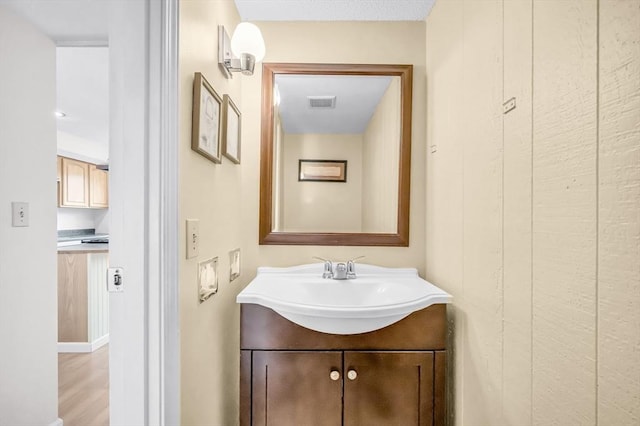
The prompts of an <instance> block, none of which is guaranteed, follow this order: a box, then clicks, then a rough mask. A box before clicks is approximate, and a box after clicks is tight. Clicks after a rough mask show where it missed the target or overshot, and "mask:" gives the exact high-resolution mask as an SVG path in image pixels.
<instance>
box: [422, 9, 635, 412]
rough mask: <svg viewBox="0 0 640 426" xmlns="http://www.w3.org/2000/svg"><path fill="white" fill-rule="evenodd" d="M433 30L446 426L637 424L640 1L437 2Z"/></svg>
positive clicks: (437, 279) (430, 213) (432, 136)
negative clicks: (445, 296)
mask: <svg viewBox="0 0 640 426" xmlns="http://www.w3.org/2000/svg"><path fill="white" fill-rule="evenodd" d="M426 34H427V35H426V40H427V144H428V148H429V149H428V154H427V178H426V193H427V203H426V204H427V214H426V220H427V225H426V242H427V247H426V251H427V254H426V270H427V273H426V275H427V279H429V280H431V281H433V282H434V283H436V284H438V285H440V286H442V287H443V288H444V289H446V290H448V291H450V292H451V293H452V294H453V295H454V300H455V302H454V305H453V307H452V309H450V328H451V336H452V338H451V344H452V348H453V351H452V353H453V355H452V357H451V359H450V361H451V362H450V369H449V372H450V375H451V381H450V384H451V385H450V388H449V398H450V407H451V410H450V413H449V418H450V420H451V423H452V424H460V425H462V424H464V425H488V424H491V425H498V424H509V425H526V424H539V425H543V424H544V425H547V424H559V425H573V424H584V425H589V424H593V425H595V424H602V425H613V424H615V425H625V424H628V425H634V424H638V422H640V214H639V213H638V212H640V1H638V0H600V1H595V0H593V1H591V0H585V1H581V0H575V1H572V0H562V1H543V0H533V1H532V0H508V1H507V0H504V1H503V0H495V1H492V0H488V1H464V0H440V1H439V2H438V3H437V4H436V6H435V7H434V9H433V11H432V12H431V14H430V16H429V17H428V18H427V31H426ZM511 97H515V98H516V108H515V109H514V110H512V111H511V112H509V113H508V114H503V106H502V104H503V102H504V101H506V100H507V99H509V98H511Z"/></svg>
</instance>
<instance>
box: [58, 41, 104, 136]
mask: <svg viewBox="0 0 640 426" xmlns="http://www.w3.org/2000/svg"><path fill="white" fill-rule="evenodd" d="M56 82H57V84H56V86H57V87H56V90H57V99H56V105H57V109H58V111H61V112H64V113H65V114H66V116H65V117H63V118H58V130H59V131H61V132H65V133H68V134H71V135H73V136H76V137H78V138H82V139H85V140H88V141H91V142H92V143H98V144H100V145H108V144H109V48H107V47H58V48H57V49H56Z"/></svg>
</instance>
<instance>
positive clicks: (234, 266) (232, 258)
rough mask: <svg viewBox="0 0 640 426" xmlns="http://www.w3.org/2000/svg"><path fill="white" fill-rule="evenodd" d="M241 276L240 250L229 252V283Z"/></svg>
mask: <svg viewBox="0 0 640 426" xmlns="http://www.w3.org/2000/svg"><path fill="white" fill-rule="evenodd" d="M239 276H240V249H239V248H237V249H235V250H233V251H230V252H229V282H231V281H233V280H235V279H236V278H238V277H239Z"/></svg>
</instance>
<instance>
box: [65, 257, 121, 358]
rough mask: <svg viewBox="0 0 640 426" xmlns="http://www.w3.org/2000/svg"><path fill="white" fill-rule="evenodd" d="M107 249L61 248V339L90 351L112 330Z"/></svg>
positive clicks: (104, 339)
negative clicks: (66, 249)
mask: <svg viewBox="0 0 640 426" xmlns="http://www.w3.org/2000/svg"><path fill="white" fill-rule="evenodd" d="M108 263H109V254H108V252H107V250H99V251H98V250H94V249H88V250H87V251H84V252H81V251H73V252H71V251H68V252H65V247H61V248H59V249H58V342H59V343H63V344H74V345H75V347H76V348H77V347H81V348H83V350H81V351H83V352H90V351H91V350H92V349H93V348H96V347H98V346H99V345H101V344H102V343H103V341H106V339H107V337H106V336H108V334H109V293H108V292H107V277H106V275H107V268H108Z"/></svg>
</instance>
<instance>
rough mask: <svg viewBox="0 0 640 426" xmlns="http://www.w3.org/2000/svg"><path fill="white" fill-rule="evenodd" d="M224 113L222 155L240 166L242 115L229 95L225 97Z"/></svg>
mask: <svg viewBox="0 0 640 426" xmlns="http://www.w3.org/2000/svg"><path fill="white" fill-rule="evenodd" d="M222 111H223V114H222V154H223V155H224V156H225V157H227V158H228V159H229V160H231V161H232V162H233V163H236V164H240V124H241V119H242V114H240V110H239V109H238V107H237V106H236V104H234V103H233V100H231V97H230V96H229V95H224V100H223V107H222Z"/></svg>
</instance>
